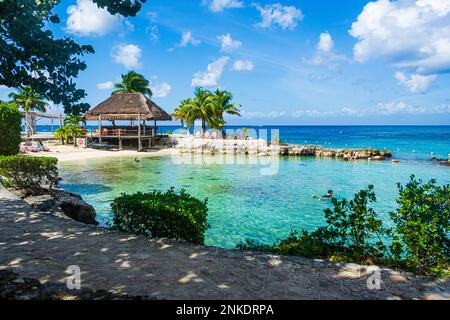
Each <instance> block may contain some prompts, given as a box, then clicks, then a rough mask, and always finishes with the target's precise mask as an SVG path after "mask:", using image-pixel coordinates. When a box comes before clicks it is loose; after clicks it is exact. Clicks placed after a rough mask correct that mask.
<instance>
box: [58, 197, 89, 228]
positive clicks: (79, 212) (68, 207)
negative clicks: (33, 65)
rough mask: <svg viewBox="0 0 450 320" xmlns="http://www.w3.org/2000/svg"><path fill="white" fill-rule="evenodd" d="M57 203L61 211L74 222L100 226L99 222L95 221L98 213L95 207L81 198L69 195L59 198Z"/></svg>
mask: <svg viewBox="0 0 450 320" xmlns="http://www.w3.org/2000/svg"><path fill="white" fill-rule="evenodd" d="M56 201H57V204H58V206H59V208H60V209H61V211H62V212H63V213H64V214H65V215H67V216H68V217H70V218H72V219H73V220H75V221H79V222H82V223H86V224H93V225H98V222H97V221H96V220H95V217H96V212H95V209H94V207H93V206H91V205H90V204H88V203H86V202H85V201H84V200H83V199H81V197H77V196H73V195H71V194H70V193H67V194H66V195H64V196H62V197H59V198H57V200H56Z"/></svg>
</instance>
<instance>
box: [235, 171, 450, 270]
mask: <svg viewBox="0 0 450 320" xmlns="http://www.w3.org/2000/svg"><path fill="white" fill-rule="evenodd" d="M399 191H400V197H399V198H398V199H397V202H398V204H399V207H398V209H397V210H396V211H395V212H392V213H391V218H392V220H393V222H394V224H395V226H396V227H395V230H390V229H387V228H386V227H384V226H383V223H382V221H381V220H380V219H378V215H377V213H376V212H375V211H374V210H373V209H372V208H371V207H370V205H371V204H373V203H374V202H375V201H376V197H375V193H374V191H373V186H372V185H369V186H368V188H367V189H364V190H361V191H360V192H358V193H357V194H355V196H354V198H353V200H351V201H347V200H345V199H344V200H341V201H338V200H337V199H332V204H333V209H326V210H325V211H324V212H325V218H326V222H327V224H326V225H325V226H323V227H320V228H318V229H317V230H316V231H314V232H307V231H302V232H300V233H295V232H293V233H291V234H290V235H289V236H288V237H287V238H286V239H282V240H278V241H277V242H276V243H275V244H272V245H261V244H256V243H255V242H254V241H250V240H247V241H246V242H244V243H241V244H239V245H238V246H237V248H239V249H242V250H256V251H269V252H274V253H277V254H284V255H298V256H303V257H307V258H329V259H333V260H345V261H350V262H356V263H379V264H383V265H388V266H393V267H402V268H405V267H406V268H407V269H408V270H411V271H413V272H416V273H421V274H428V275H438V276H441V275H448V274H450V270H449V262H450V239H449V236H450V185H444V186H438V185H436V182H435V181H430V182H429V183H426V184H425V183H423V182H422V181H421V180H416V179H415V177H414V176H412V177H411V180H410V181H409V182H408V183H407V184H406V186H404V187H403V186H401V185H400V184H399ZM388 238H390V240H391V241H390V242H391V246H390V248H388V247H387V246H386V245H385V244H384V243H383V241H382V239H388ZM388 249H390V250H388Z"/></svg>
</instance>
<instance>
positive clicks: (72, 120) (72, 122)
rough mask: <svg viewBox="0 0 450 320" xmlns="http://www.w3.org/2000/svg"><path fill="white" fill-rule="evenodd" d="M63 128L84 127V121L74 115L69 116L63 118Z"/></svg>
mask: <svg viewBox="0 0 450 320" xmlns="http://www.w3.org/2000/svg"><path fill="white" fill-rule="evenodd" d="M64 125H65V126H74V127H82V126H85V125H86V120H84V119H83V117H81V116H79V115H76V114H69V115H68V116H66V117H65V118H64Z"/></svg>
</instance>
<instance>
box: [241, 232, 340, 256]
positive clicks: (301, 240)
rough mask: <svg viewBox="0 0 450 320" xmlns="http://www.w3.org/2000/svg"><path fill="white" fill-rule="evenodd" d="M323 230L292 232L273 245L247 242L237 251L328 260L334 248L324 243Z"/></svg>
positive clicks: (242, 243)
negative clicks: (265, 252) (266, 252)
mask: <svg viewBox="0 0 450 320" xmlns="http://www.w3.org/2000/svg"><path fill="white" fill-rule="evenodd" d="M322 231H323V229H321V228H319V229H318V230H317V231H315V232H311V233H310V232H308V231H305V230H303V231H301V232H300V233H299V232H291V234H290V235H289V236H288V237H287V238H286V239H282V240H279V241H278V242H277V243H275V244H272V245H263V244H256V243H255V242H254V241H252V240H246V241H245V242H241V243H240V244H238V245H237V247H236V248H237V249H240V250H251V251H259V252H264V251H269V252H273V253H277V254H282V255H288V256H301V257H305V258H328V257H330V256H331V253H332V252H333V250H332V248H331V247H330V246H329V245H327V244H326V243H325V242H324V241H323V235H322Z"/></svg>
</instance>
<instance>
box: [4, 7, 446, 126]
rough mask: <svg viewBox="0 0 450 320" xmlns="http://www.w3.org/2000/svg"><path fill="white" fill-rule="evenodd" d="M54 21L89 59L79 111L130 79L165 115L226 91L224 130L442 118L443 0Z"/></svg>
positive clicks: (67, 14)
mask: <svg viewBox="0 0 450 320" xmlns="http://www.w3.org/2000/svg"><path fill="white" fill-rule="evenodd" d="M57 12H58V14H59V15H60V17H61V20H62V22H61V24H59V25H57V26H56V27H55V28H53V30H54V32H55V33H56V34H57V35H58V36H64V35H70V36H71V37H74V38H75V39H76V41H77V42H79V43H86V44H92V45H93V46H94V48H95V50H96V53H95V54H93V55H90V56H88V57H86V62H87V65H88V68H87V70H86V71H84V72H82V73H80V75H79V78H78V79H77V82H78V84H79V86H80V87H82V88H84V89H86V91H87V93H88V97H87V99H86V101H87V102H88V103H90V104H91V106H95V105H96V104H98V103H99V102H101V101H102V100H103V99H105V98H106V97H108V96H109V95H110V93H111V84H112V83H115V82H118V81H119V79H120V75H121V74H123V73H125V72H127V71H128V70H136V71H137V72H139V73H141V74H143V75H144V76H146V77H147V78H148V79H150V80H151V82H152V89H153V91H154V93H155V97H154V100H155V101H156V102H157V103H158V104H160V105H161V106H162V107H163V108H164V109H166V110H167V111H169V112H171V111H173V109H174V108H175V107H176V106H177V105H178V103H179V101H180V100H181V99H184V98H187V97H190V96H191V95H192V92H193V89H194V87H195V86H196V85H203V86H207V87H210V88H212V89H213V88H216V87H220V88H223V89H227V90H230V91H231V92H233V93H234V95H235V100H236V102H239V103H241V104H242V110H243V115H242V117H241V118H235V117H233V118H229V119H228V122H229V124H286V125H288V124H293V125H303V124H305V125H311V124H448V123H449V120H450V95H449V93H450V90H449V88H450V76H449V71H450V0H401V1H389V0H379V1H373V2H369V1H362V0H351V1H337V0H333V1H330V0H297V1H293V0H280V1H276V0H275V1H262V0H261V1H254V2H253V1H248V0H183V1H165V0H149V1H147V3H146V4H144V6H143V8H142V10H141V11H140V12H139V14H138V15H137V16H136V17H133V18H127V19H124V18H122V17H119V16H111V15H109V14H108V13H107V12H105V11H104V10H100V9H98V8H97V7H96V6H95V5H94V4H92V3H91V2H90V0H73V1H72V0H71V1H62V4H60V5H59V6H58V7H57ZM7 92H8V90H7V89H5V88H2V89H0V97H5V95H6V94H7ZM53 111H54V112H56V111H57V107H54V110H53ZM167 124H169V123H167Z"/></svg>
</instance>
